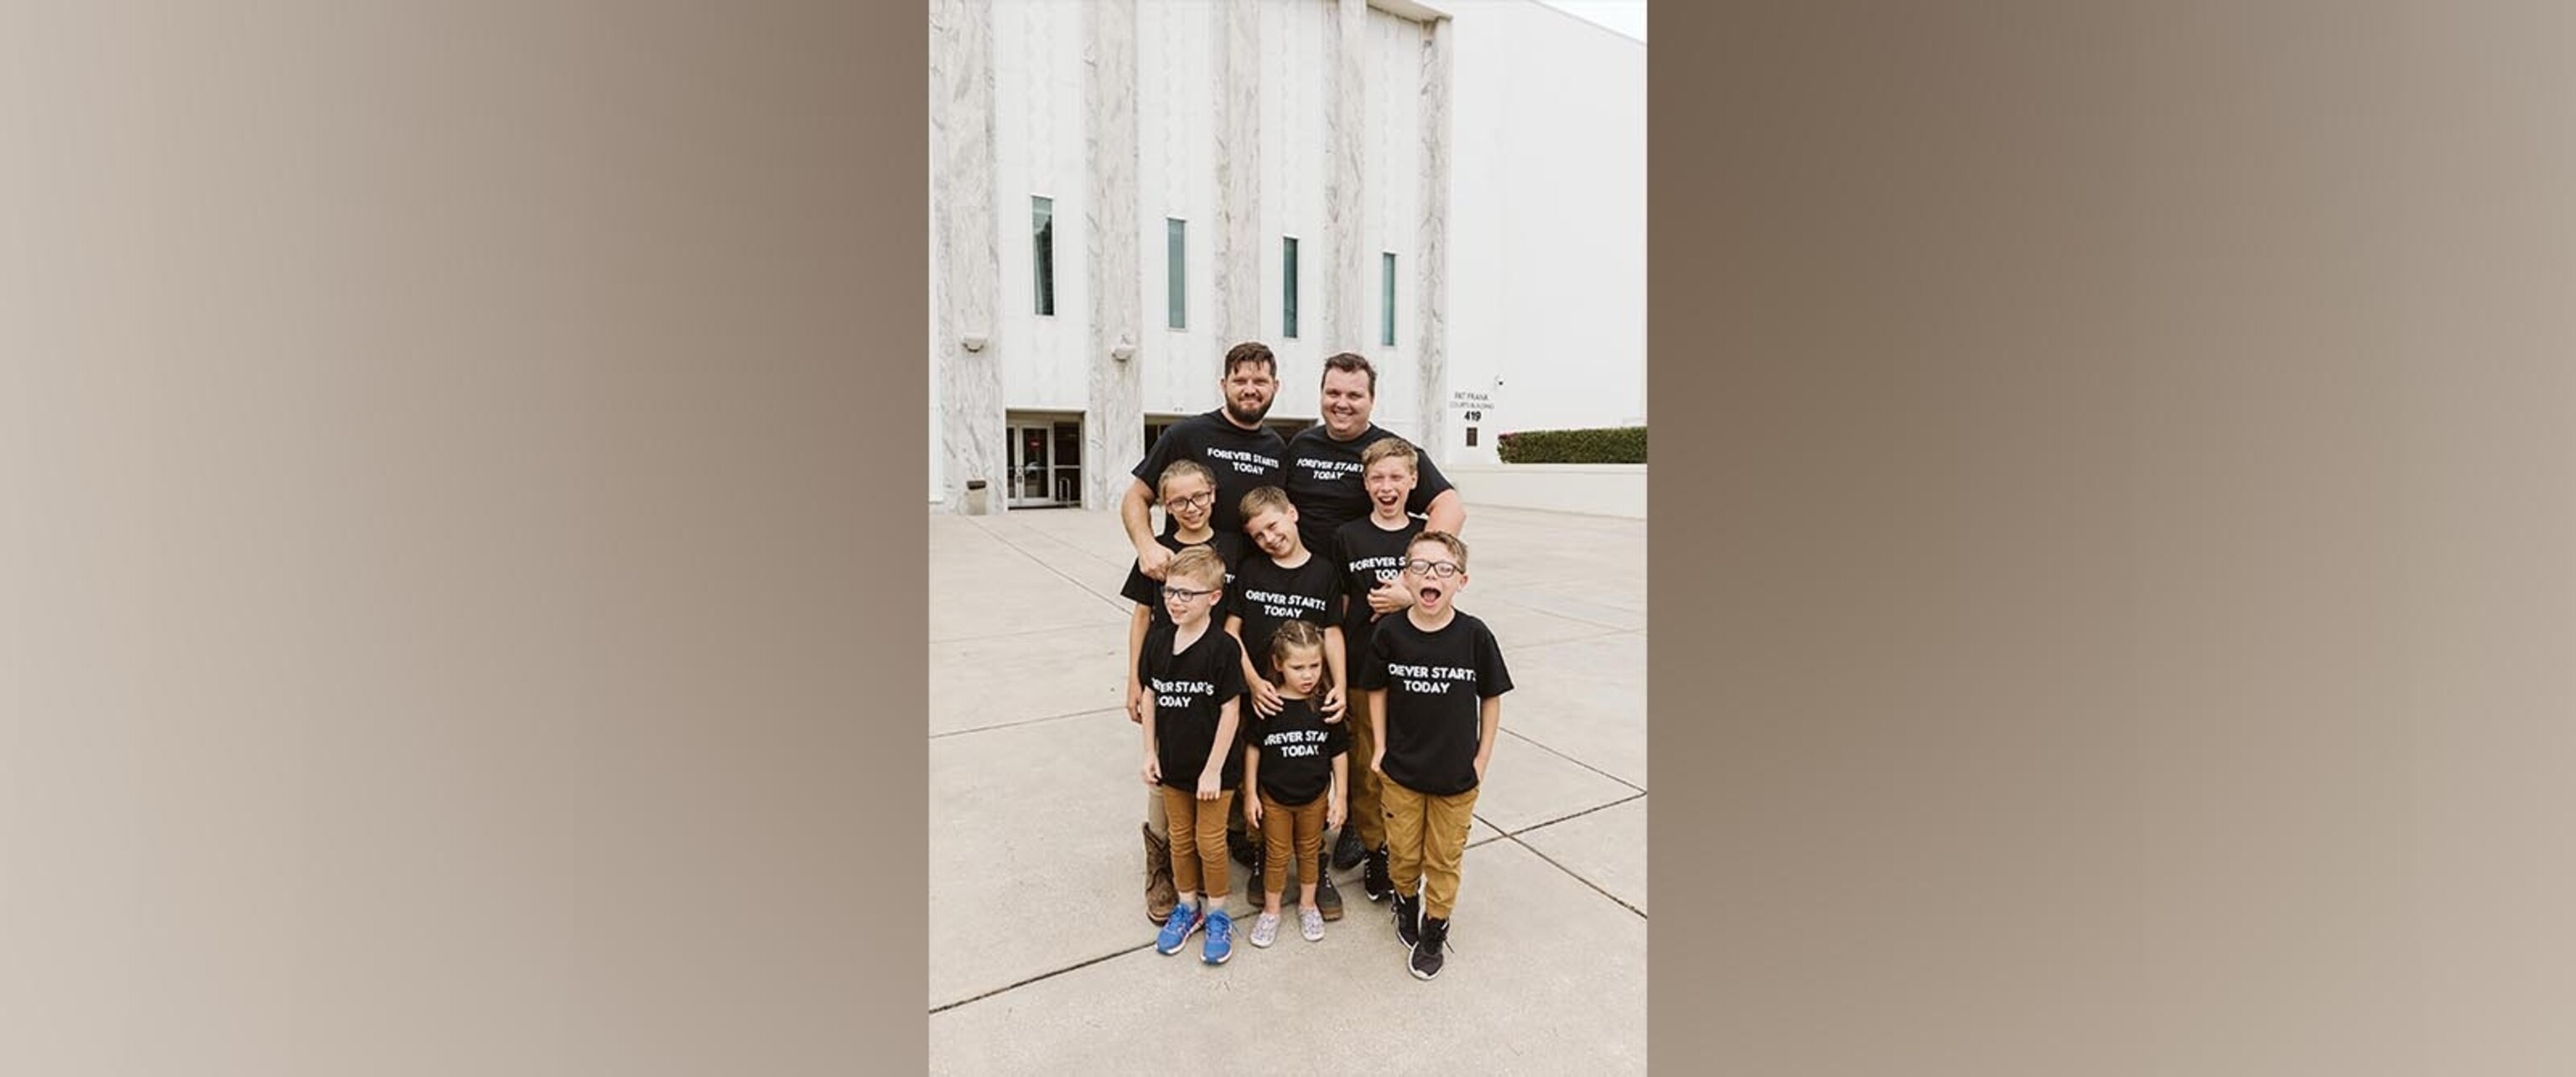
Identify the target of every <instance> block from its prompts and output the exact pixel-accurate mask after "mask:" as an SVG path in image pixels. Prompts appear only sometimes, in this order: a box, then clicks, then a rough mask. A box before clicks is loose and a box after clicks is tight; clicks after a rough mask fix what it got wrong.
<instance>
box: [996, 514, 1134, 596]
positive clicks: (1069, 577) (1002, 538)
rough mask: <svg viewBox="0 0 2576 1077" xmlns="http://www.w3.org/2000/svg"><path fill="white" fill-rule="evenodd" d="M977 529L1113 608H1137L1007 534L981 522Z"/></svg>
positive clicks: (1073, 548) (1068, 544)
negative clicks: (1057, 564) (1014, 540)
mask: <svg viewBox="0 0 2576 1077" xmlns="http://www.w3.org/2000/svg"><path fill="white" fill-rule="evenodd" d="M975 528H976V530H979V531H982V532H983V533H985V534H986V535H989V536H991V537H992V539H993V541H995V542H999V543H1001V544H1002V545H1004V546H1007V547H1010V549H1011V551H1012V552H1014V553H1017V554H1019V555H1020V556H1022V557H1025V558H1028V559H1029V560H1031V561H1034V562H1036V563H1037V566H1038V567H1039V568H1042V569H1045V570H1047V571H1049V572H1052V573H1055V574H1056V576H1057V577H1058V578H1060V579H1062V580H1064V582H1066V583H1069V584H1072V585H1074V586H1076V587H1079V588H1082V589H1083V591H1084V592H1086V593H1088V594H1091V595H1093V596H1096V597H1098V598H1099V599H1100V600H1101V601H1104V602H1107V603H1109V604H1110V605H1111V606H1114V607H1118V608H1121V609H1134V608H1135V605H1136V604H1135V603H1133V602H1130V601H1128V600H1127V598H1126V596H1124V595H1104V594H1101V593H1100V589H1099V588H1097V587H1093V586H1092V585H1090V584H1087V583H1084V582H1082V581H1081V580H1078V579H1075V578H1074V577H1073V574H1072V573H1070V572H1066V571H1065V570H1063V569H1060V568H1057V567H1055V566H1054V565H1052V564H1049V563H1047V561H1046V560H1045V559H1044V558H1041V557H1039V556H1038V555H1037V554H1035V553H1032V552H1030V551H1029V548H1028V547H1026V546H1022V545H1020V544H1019V543H1016V542H1013V541H1011V537H1010V536H1008V535H1005V534H1002V533H1001V532H998V531H995V530H993V529H992V528H989V527H986V526H984V525H983V524H982V523H980V522H979V523H977V524H976V525H975ZM1049 541H1053V542H1055V543H1056V545H1059V546H1063V547H1064V548H1066V549H1068V550H1075V552H1077V553H1079V552H1081V551H1080V550H1078V549H1075V547H1074V546H1073V545H1071V544H1070V543H1066V542H1063V541H1061V540H1055V539H1050V540H1049Z"/></svg>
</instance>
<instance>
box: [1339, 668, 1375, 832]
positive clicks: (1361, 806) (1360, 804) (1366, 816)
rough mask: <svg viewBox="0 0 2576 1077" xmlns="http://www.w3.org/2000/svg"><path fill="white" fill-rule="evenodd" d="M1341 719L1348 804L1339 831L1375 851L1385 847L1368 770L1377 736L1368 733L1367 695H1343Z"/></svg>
mask: <svg viewBox="0 0 2576 1077" xmlns="http://www.w3.org/2000/svg"><path fill="white" fill-rule="evenodd" d="M1342 698H1343V699H1344V700H1345V701H1346V702H1345V704H1344V706H1343V708H1342V720H1343V721H1345V722H1349V723H1350V724H1351V788H1350V797H1351V802H1350V803H1349V804H1348V805H1346V807H1347V808H1348V809H1349V810H1347V811H1344V812H1343V813H1342V829H1344V830H1347V831H1350V832H1351V833H1353V834H1356V835H1359V839H1360V844H1361V845H1364V846H1367V847H1369V848H1371V849H1375V848H1377V847H1378V846H1381V845H1384V844H1386V813H1385V812H1384V811H1382V810H1380V807H1379V803H1378V798H1379V796H1380V793H1379V791H1378V790H1379V779H1378V776H1377V772H1376V771H1373V770H1370V769H1369V757H1370V756H1372V755H1375V754H1376V748H1377V734H1376V733H1374V732H1371V731H1370V730H1369V703H1368V701H1369V694H1368V693H1366V692H1361V691H1352V692H1347V693H1344V695H1343V697H1342Z"/></svg>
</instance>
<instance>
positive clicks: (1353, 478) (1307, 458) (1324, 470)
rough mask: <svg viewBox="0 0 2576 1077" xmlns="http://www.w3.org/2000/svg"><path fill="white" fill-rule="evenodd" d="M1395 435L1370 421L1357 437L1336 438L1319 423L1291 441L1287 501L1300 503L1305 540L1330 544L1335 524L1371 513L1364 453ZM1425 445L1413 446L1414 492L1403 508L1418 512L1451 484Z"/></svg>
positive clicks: (1311, 543) (1299, 522) (1319, 547)
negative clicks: (1424, 448) (1365, 479)
mask: <svg viewBox="0 0 2576 1077" xmlns="http://www.w3.org/2000/svg"><path fill="white" fill-rule="evenodd" d="M1395 436H1397V435H1396V433H1395V431H1392V430H1388V429H1385V428H1383V427H1380V426H1378V425H1377V424H1375V423H1371V424H1369V427H1368V429H1366V430H1362V431H1360V434H1359V436H1358V437H1355V438H1352V439H1350V440H1349V441H1335V440H1333V435H1332V433H1331V432H1330V431H1328V430H1326V429H1325V428H1324V427H1322V426H1320V425H1319V426H1310V427H1307V428H1305V429H1303V430H1300V431H1298V432H1297V436H1296V437H1295V438H1293V439H1291V440H1290V441H1289V442H1288V464H1287V468H1288V482H1287V490H1288V500H1289V501H1290V502H1292V503H1294V504H1295V505H1296V506H1297V530H1298V531H1299V532H1300V533H1302V534H1304V535H1305V537H1306V545H1308V546H1311V547H1314V548H1315V549H1317V550H1327V549H1330V547H1329V546H1328V545H1326V544H1327V543H1328V542H1330V541H1331V539H1332V536H1333V531H1334V529H1336V528H1338V527H1340V526H1342V525H1343V524H1346V523H1349V522H1351V521H1353V520H1357V519H1359V518H1361V517H1363V516H1367V515H1368V514H1369V496H1368V484H1367V483H1366V482H1364V481H1362V479H1363V475H1364V469H1362V468H1361V467H1360V453H1361V452H1363V451H1365V450H1366V449H1367V448H1368V447H1369V446H1370V445H1373V444H1376V443H1377V441H1378V440H1379V439H1380V438H1391V437H1395ZM1421 449H1422V447H1421V446H1419V445H1416V446H1414V453H1415V456H1416V457H1417V459H1416V460H1415V461H1414V481H1413V494H1412V496H1410V497H1408V498H1406V499H1405V501H1404V511H1406V512H1408V513H1412V514H1416V515H1420V514H1422V513H1427V512H1430V511H1431V499H1432V498H1435V497H1438V496H1440V495H1441V494H1443V493H1446V492H1448V491H1449V489H1450V486H1449V480H1448V479H1447V478H1444V477H1442V476H1441V474H1440V468H1439V467H1438V466H1437V465H1434V464H1433V463H1432V462H1431V456H1430V454H1428V453H1425V452H1422V451H1421Z"/></svg>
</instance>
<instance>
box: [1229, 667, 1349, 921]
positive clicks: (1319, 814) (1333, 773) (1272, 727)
mask: <svg viewBox="0 0 2576 1077" xmlns="http://www.w3.org/2000/svg"><path fill="white" fill-rule="evenodd" d="M1265 657H1267V658H1268V659H1269V663H1268V664H1269V666H1270V668H1271V671H1272V675H1273V676H1274V677H1276V678H1277V680H1276V681H1275V683H1276V684H1277V685H1278V690H1279V713H1277V714H1273V715H1270V716H1269V717H1266V718H1260V719H1257V720H1255V721H1254V722H1253V723H1252V726H1253V732H1252V746H1251V747H1249V748H1246V749H1244V752H1243V817H1244V820H1245V821H1246V822H1248V823H1250V824H1252V825H1253V826H1256V827H1260V828H1261V835H1262V837H1263V839H1264V840H1265V842H1266V844H1267V847H1268V852H1267V854H1266V860H1267V862H1268V867H1267V868H1266V869H1265V870H1264V871H1263V872H1262V875H1261V891H1262V905H1261V917H1260V918H1259V919H1257V920H1254V921H1253V922H1252V944H1253V945H1254V946H1268V945H1270V941H1271V939H1273V938H1275V937H1276V936H1277V933H1278V931H1279V898H1280V894H1281V892H1282V890H1283V889H1284V888H1285V887H1286V885H1287V882H1288V858H1289V857H1290V856H1291V855H1294V856H1295V857H1296V858H1297V879H1298V888H1297V890H1298V893H1297V898H1298V907H1297V927H1298V930H1299V932H1300V933H1302V934H1304V935H1305V936H1306V941H1308V942H1322V941H1324V914H1323V910H1321V909H1318V908H1316V907H1315V887H1316V883H1317V882H1318V880H1320V879H1321V878H1322V876H1323V871H1322V865H1321V863H1320V860H1321V859H1322V854H1323V851H1324V831H1325V830H1326V829H1327V828H1330V827H1336V826H1340V825H1341V824H1342V807H1343V797H1342V790H1343V788H1344V787H1345V786H1347V785H1348V784H1349V781H1350V763H1349V760H1348V759H1347V758H1346V757H1347V756H1348V754H1349V752H1350V735H1349V733H1348V732H1347V729H1348V725H1347V723H1342V722H1326V721H1325V720H1324V716H1323V714H1322V713H1321V712H1318V711H1317V710H1316V709H1315V695H1316V692H1317V690H1318V689H1320V688H1321V687H1322V686H1323V680H1324V634H1323V633H1322V632H1320V631H1318V630H1316V628H1315V626H1314V625H1312V624H1309V623H1307V622H1305V621H1290V622H1288V623H1286V624H1283V625H1280V626H1279V631H1277V632H1274V633H1272V634H1271V636H1270V650H1269V653H1268V654H1267V655H1266V656H1265ZM1292 848H1293V852H1292Z"/></svg>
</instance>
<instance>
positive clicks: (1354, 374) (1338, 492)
mask: <svg viewBox="0 0 2576 1077" xmlns="http://www.w3.org/2000/svg"><path fill="white" fill-rule="evenodd" d="M1376 409H1377V368H1375V367H1372V366H1370V365H1369V361H1368V360H1367V359H1364V358H1361V357H1360V356H1359V355H1358V354H1356V353H1353V352H1343V353H1341V354H1339V355H1336V356H1333V357H1332V358H1330V359H1326V360H1324V383H1323V414H1324V421H1323V423H1322V424H1320V425H1317V426H1310V427H1307V428H1306V429H1304V430H1300V431H1298V432H1297V436H1296V437H1295V438H1293V439H1290V440H1289V442H1288V464H1287V471H1288V474H1287V481H1286V482H1284V483H1282V484H1281V485H1282V486H1284V487H1285V488H1286V489H1287V491H1288V499H1289V500H1291V501H1293V502H1296V504H1297V529H1298V530H1299V531H1300V532H1302V533H1303V536H1304V538H1305V540H1306V544H1307V545H1308V546H1311V547H1313V548H1315V549H1317V550H1329V549H1330V545H1329V544H1330V543H1331V542H1332V538H1333V531H1334V530H1335V529H1337V528H1339V527H1341V526H1342V525H1343V524H1346V523H1349V522H1351V521H1353V520H1357V519H1360V518H1361V517H1364V516H1367V515H1369V511H1370V510H1369V496H1368V491H1367V490H1366V489H1363V488H1362V486H1361V483H1360V472H1361V470H1362V469H1361V464H1360V454H1361V453H1363V452H1366V451H1368V447H1369V446H1370V445H1373V444H1376V443H1377V442H1378V441H1379V440H1380V439H1382V438H1391V437H1396V436H1398V435H1397V434H1396V433H1395V432H1394V431H1392V430H1388V429H1386V428H1384V427H1381V426H1379V425H1377V424H1376V423H1374V422H1371V421H1370V415H1371V414H1372V413H1373V412H1375V411H1376ZM1415 448H1416V451H1417V454H1418V462H1417V465H1418V466H1417V469H1416V471H1417V474H1416V479H1415V482H1414V486H1413V493H1412V495H1411V496H1410V497H1409V498H1408V499H1407V501H1406V502H1405V511H1406V512H1407V513H1409V514H1412V515H1418V516H1423V517H1426V518H1427V520H1428V523H1427V524H1426V527H1427V529H1428V530H1432V531H1445V532H1447V533H1449V534H1453V535H1454V534H1457V533H1458V531H1459V529H1460V528H1462V527H1464V526H1465V525H1466V522H1467V503H1466V501H1465V500H1463V499H1461V498H1460V497H1459V496H1458V491H1457V489H1456V488H1454V487H1452V486H1450V485H1449V480H1448V479H1447V478H1445V477H1443V476H1442V475H1441V474H1440V469H1439V468H1438V467H1436V466H1433V464H1432V463H1431V456H1430V454H1428V453H1420V452H1419V449H1420V447H1419V446H1416V447H1415ZM1389 590H1390V593H1394V592H1398V591H1401V588H1390V589H1389Z"/></svg>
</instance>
